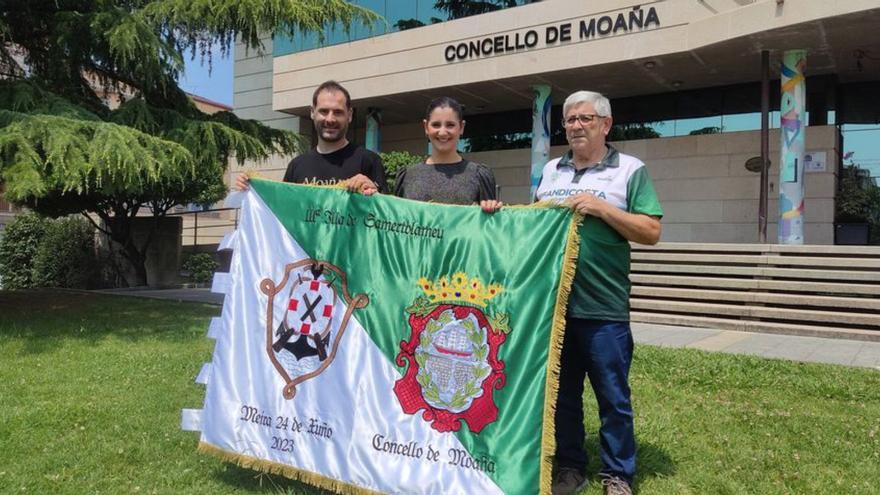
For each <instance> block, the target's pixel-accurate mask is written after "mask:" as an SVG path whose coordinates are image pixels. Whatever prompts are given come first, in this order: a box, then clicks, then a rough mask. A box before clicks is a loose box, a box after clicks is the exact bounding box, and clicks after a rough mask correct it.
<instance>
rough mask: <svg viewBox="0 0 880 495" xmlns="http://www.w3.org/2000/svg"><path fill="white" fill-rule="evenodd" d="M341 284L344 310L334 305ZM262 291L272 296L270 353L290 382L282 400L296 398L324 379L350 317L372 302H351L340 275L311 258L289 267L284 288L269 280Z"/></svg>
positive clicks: (359, 299) (356, 298) (356, 299)
mask: <svg viewBox="0 0 880 495" xmlns="http://www.w3.org/2000/svg"><path fill="white" fill-rule="evenodd" d="M337 284H338V286H339V287H340V289H341V292H342V294H341V295H342V298H343V302H344V304H345V308H341V307H339V306H338V305H337V304H336V303H337V298H338V296H339V294H338V293H337V288H336V287H337ZM260 289H261V290H262V291H263V293H264V294H266V295H268V296H269V302H268V308H267V312H266V351H267V352H268V354H269V359H270V361H271V362H272V364H273V365H274V366H275V369H276V370H277V371H278V372H279V373H280V374H281V376H282V377H283V378H284V380H285V381H286V382H287V384H286V385H285V387H284V391H283V393H284V397H285V398H287V399H292V398H293V396H294V395H295V394H296V386H297V385H298V384H300V383H302V382H304V381H306V380H308V379H310V378H314V377H315V376H317V375H319V374H321V372H323V371H324V370H325V369H326V368H327V367H328V366H329V365H330V363H332V362H333V359H334V358H335V357H336V350H337V348H338V346H339V341H340V339H341V338H342V335H343V334H344V333H345V329H346V327H347V326H348V321H349V319H350V318H351V314H352V312H353V311H354V310H355V309H361V308H364V307H366V306H367V304H368V303H369V299H368V298H367V296H366V295H365V294H358V295H356V296H354V297H351V295H350V294H349V293H348V287H347V285H346V279H345V273H343V272H342V270H340V269H339V268H337V267H336V266H334V265H331V264H330V263H327V262H324V261H317V260H312V259H307V260H302V261H298V262H296V263H291V264H289V265H287V266H286V267H285V271H284V278H283V279H282V280H281V282H280V283H278V284H277V285H276V284H275V283H274V282H273V281H272V280H271V279H268V278H267V279H264V280H263V281H262V282H261V283H260ZM281 297H283V298H284V299H283V300H282V301H281V303H282V304H281V306H282V307H283V308H284V314H283V316H282V318H281V320H280V322H279V323H277V325H276V324H275V315H274V312H275V309H276V308H277V307H278V305H277V303H278V301H277V299H276V298H281Z"/></svg>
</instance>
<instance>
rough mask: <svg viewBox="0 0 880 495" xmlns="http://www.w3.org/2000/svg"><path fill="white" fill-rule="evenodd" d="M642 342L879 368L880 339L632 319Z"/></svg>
mask: <svg viewBox="0 0 880 495" xmlns="http://www.w3.org/2000/svg"><path fill="white" fill-rule="evenodd" d="M632 329H633V338H634V339H635V341H636V342H638V343H640V344H650V345H656V346H660V347H688V348H692V349H702V350H704V351H718V352H728V353H732V354H749V355H753V356H761V357H766V358H776V359H788V360H791V361H806V362H815V363H830V364H843V365H847V366H860V367H865V368H874V369H877V370H880V342H862V341H858V340H845V339H825V338H820V337H798V336H793V335H775V334H767V333H753V332H737V331H733V330H715V329H710V328H692V327H676V326H670V325H653V324H650V323H633V324H632Z"/></svg>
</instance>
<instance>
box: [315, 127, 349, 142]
mask: <svg viewBox="0 0 880 495" xmlns="http://www.w3.org/2000/svg"><path fill="white" fill-rule="evenodd" d="M324 129H327V130H330V131H336V135H335V136H332V137H329V138H328V137H325V136H324ZM347 131H348V128H347V127H343V126H341V125H340V126H336V127H325V126H323V125H320V124H318V123H315V132H316V133H317V134H318V136H319V137H320V138H321V140H322V141H326V142H328V143H336V142H339V141H342V140H343V139H345V134H346V132H347Z"/></svg>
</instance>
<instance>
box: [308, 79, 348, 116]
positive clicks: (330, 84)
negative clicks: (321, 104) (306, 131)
mask: <svg viewBox="0 0 880 495" xmlns="http://www.w3.org/2000/svg"><path fill="white" fill-rule="evenodd" d="M321 91H339V92H340V93H342V94H343V95H345V108H347V109H349V110H351V95H349V94H348V90H347V89H345V88H343V87H342V85H341V84H339V83H338V82H336V81H325V82H323V83H321V85H320V86H318V89H316V90H315V92H314V93H312V108H314V107H316V106H318V95H319V94H320V93H321Z"/></svg>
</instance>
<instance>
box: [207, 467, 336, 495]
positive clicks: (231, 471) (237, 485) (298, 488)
mask: <svg viewBox="0 0 880 495" xmlns="http://www.w3.org/2000/svg"><path fill="white" fill-rule="evenodd" d="M214 478H215V479H216V480H217V481H219V482H220V483H223V484H225V485H228V486H229V487H230V489H233V490H234V491H239V490H242V491H245V492H250V493H267V492H268V493H278V494H289V495H326V494H331V493H333V492H328V491H326V490H321V489H320V488H316V487H314V486H311V485H307V484H305V483H302V482H300V481H296V480H292V479H289V478H285V477H284V476H281V475H279V474H266V473H261V472H258V471H254V470H251V469H247V468H243V467H239V466H237V465H235V464H231V463H223V465H221V466H220V467H218V468H217V470H216V471H215V472H214Z"/></svg>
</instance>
